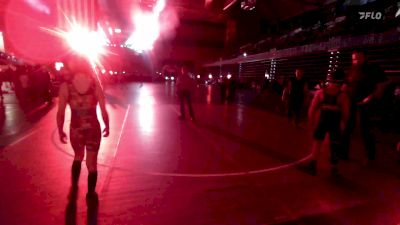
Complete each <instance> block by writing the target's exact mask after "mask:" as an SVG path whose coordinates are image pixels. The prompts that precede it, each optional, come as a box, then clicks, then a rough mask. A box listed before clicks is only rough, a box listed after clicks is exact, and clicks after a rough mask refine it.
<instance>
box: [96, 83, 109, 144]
mask: <svg viewBox="0 0 400 225" xmlns="http://www.w3.org/2000/svg"><path fill="white" fill-rule="evenodd" d="M96 97H97V100H98V101H99V105H100V110H101V116H102V117H103V121H104V124H105V126H106V127H105V128H104V131H103V133H104V136H105V137H107V136H108V135H109V132H110V122H109V118H108V112H107V109H106V102H105V99H104V93H103V89H102V88H101V86H100V84H99V83H98V82H96Z"/></svg>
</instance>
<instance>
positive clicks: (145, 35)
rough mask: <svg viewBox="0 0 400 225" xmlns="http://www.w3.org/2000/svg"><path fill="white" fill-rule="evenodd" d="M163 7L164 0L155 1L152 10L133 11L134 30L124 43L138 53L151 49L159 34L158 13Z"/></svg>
mask: <svg viewBox="0 0 400 225" xmlns="http://www.w3.org/2000/svg"><path fill="white" fill-rule="evenodd" d="M164 8H165V0H159V1H157V4H156V5H155V7H154V8H153V11H152V12H150V13H149V12H142V11H138V12H135V13H134V16H133V23H134V24H135V31H134V32H133V33H132V34H131V36H130V37H129V38H128V40H127V41H126V43H125V45H126V46H127V47H128V48H130V49H133V50H134V51H136V52H138V53H142V52H144V51H148V50H152V49H153V45H154V42H155V41H156V40H157V38H158V37H159V35H160V22H159V18H160V13H161V12H162V11H163V9H164Z"/></svg>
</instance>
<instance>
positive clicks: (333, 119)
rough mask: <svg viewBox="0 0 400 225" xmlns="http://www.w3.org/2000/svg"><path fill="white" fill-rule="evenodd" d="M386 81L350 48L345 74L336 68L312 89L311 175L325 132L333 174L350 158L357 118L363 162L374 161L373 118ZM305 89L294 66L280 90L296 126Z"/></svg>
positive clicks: (356, 51) (309, 110)
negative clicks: (290, 77)
mask: <svg viewBox="0 0 400 225" xmlns="http://www.w3.org/2000/svg"><path fill="white" fill-rule="evenodd" d="M389 84H390V80H389V79H388V78H387V77H386V76H385V73H384V72H383V71H382V70H381V69H380V68H379V67H378V66H377V65H374V64H371V63H369V62H368V60H367V58H366V54H365V52H364V51H362V50H355V51H353V53H352V66H351V68H350V69H349V70H348V71H347V73H345V72H344V71H342V70H339V69H338V70H336V71H335V72H334V73H333V74H331V75H330V76H328V79H327V80H326V82H324V85H323V86H321V88H320V89H319V90H318V91H316V92H315V94H314V96H313V99H312V101H311V104H310V106H309V109H308V122H309V124H310V126H311V128H312V129H313V130H314V140H315V141H314V145H313V147H312V152H313V159H312V160H311V162H310V165H309V169H310V171H311V172H312V174H315V173H316V168H317V167H316V165H317V159H318V155H319V151H320V148H321V145H322V141H323V140H324V139H325V136H326V134H327V133H328V134H329V140H330V150H331V160H330V161H331V164H332V173H333V174H338V169H337V165H338V162H339V161H340V160H343V161H346V160H348V159H349V152H350V143H351V137H352V133H353V131H354V128H355V127H356V124H357V121H359V126H360V131H361V137H362V141H363V144H364V149H365V160H364V164H365V165H371V164H373V163H374V161H375V158H376V151H377V150H376V140H375V135H374V132H373V124H374V122H373V120H374V116H375V113H376V112H377V111H378V107H379V105H380V102H381V101H383V99H382V97H383V95H384V92H385V90H386V88H387V87H388V86H389ZM307 92H308V88H307V82H306V80H305V79H304V78H303V71H302V70H301V69H297V70H296V71H295V77H293V78H292V79H290V80H289V82H288V84H287V86H286V88H285V90H284V91H283V95H284V96H283V100H284V101H285V103H286V104H287V115H288V118H289V119H290V120H291V121H293V122H294V124H295V125H296V127H299V126H300V122H301V112H302V111H303V109H304V107H305V96H307V95H308V93H307Z"/></svg>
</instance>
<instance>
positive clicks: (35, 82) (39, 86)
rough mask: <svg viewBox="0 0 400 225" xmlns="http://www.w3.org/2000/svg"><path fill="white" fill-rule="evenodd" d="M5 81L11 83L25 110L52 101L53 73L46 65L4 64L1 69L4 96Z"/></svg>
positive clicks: (0, 84)
mask: <svg viewBox="0 0 400 225" xmlns="http://www.w3.org/2000/svg"><path fill="white" fill-rule="evenodd" d="M3 83H8V84H9V86H10V87H11V88H10V89H11V90H12V91H13V92H15V96H16V97H17V99H18V101H19V103H20V105H21V107H22V108H23V109H24V110H25V109H26V110H28V109H31V108H32V107H35V106H38V105H40V104H43V103H45V102H47V103H52V97H53V95H52V85H51V75H50V71H49V70H48V69H47V68H46V67H45V66H40V65H35V66H30V65H12V64H7V65H3V66H2V69H1V71H0V88H1V91H0V93H1V95H2V96H1V97H2V98H3V92H4V90H3Z"/></svg>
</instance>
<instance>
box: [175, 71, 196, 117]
mask: <svg viewBox="0 0 400 225" xmlns="http://www.w3.org/2000/svg"><path fill="white" fill-rule="evenodd" d="M194 87H195V81H194V79H193V78H192V77H191V76H190V73H189V68H188V66H187V65H183V66H182V68H181V74H180V76H178V80H177V89H178V97H179V100H180V105H181V115H180V116H179V119H180V120H184V119H185V117H186V116H185V101H186V102H187V105H188V108H189V114H190V118H191V119H192V120H195V116H194V111H193V107H192V100H191V98H192V90H193V89H194Z"/></svg>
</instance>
